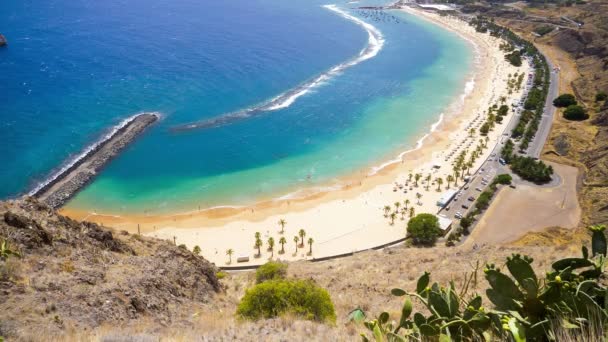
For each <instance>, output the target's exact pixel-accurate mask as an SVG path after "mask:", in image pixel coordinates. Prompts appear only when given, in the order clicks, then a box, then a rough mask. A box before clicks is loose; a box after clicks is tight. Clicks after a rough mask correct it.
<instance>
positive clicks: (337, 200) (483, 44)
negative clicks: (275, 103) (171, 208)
mask: <svg viewBox="0 0 608 342" xmlns="http://www.w3.org/2000/svg"><path fill="white" fill-rule="evenodd" d="M414 14H416V15H419V16H421V17H422V18H423V19H427V20H431V21H434V22H435V24H438V25H441V26H444V28H446V29H449V30H455V31H459V30H460V31H461V33H462V34H463V35H465V36H467V37H469V38H471V39H472V40H473V41H474V42H475V43H476V44H479V45H478V47H479V49H480V50H479V51H478V52H479V57H480V58H478V61H479V64H478V65H476V67H477V68H476V70H477V73H476V74H475V76H474V81H475V89H474V91H472V92H471V93H470V94H468V95H465V99H464V102H462V101H458V100H460V99H457V101H455V103H452V105H450V107H449V108H448V109H449V110H448V111H447V112H446V113H445V119H444V120H443V121H442V122H441V123H440V124H439V125H437V127H436V131H435V132H432V133H430V134H429V135H428V137H426V138H425V140H424V144H422V146H421V147H420V148H419V149H416V150H414V151H411V152H409V153H408V154H407V158H403V160H402V162H401V163H394V164H391V165H388V166H386V167H385V168H384V169H382V170H380V171H379V172H378V173H377V174H375V175H373V176H369V175H367V174H366V172H363V171H361V172H358V173H357V174H353V175H351V177H350V178H348V179H345V184H346V185H345V186H344V187H343V188H342V189H341V190H336V191H331V192H327V193H314V194H311V195H310V196H307V197H306V198H305V199H302V200H282V201H266V202H262V203H257V204H256V205H255V206H249V207H244V208H216V209H213V210H207V211H201V212H197V211H193V212H188V213H181V214H178V215H164V216H163V215H156V216H147V215H125V216H121V217H114V216H112V217H110V216H103V215H97V214H95V213H89V212H76V211H72V212H69V211H68V212H65V214H67V215H68V216H74V215H77V216H76V217H78V218H81V219H88V220H92V221H96V222H100V223H103V224H106V225H109V226H114V227H116V228H118V229H126V230H130V231H137V230H138V229H140V231H141V232H142V233H144V234H146V235H150V236H155V237H157V238H162V239H168V240H170V241H173V240H174V239H175V240H176V241H177V243H178V244H180V243H184V244H186V245H187V246H188V247H189V248H192V247H194V246H195V245H198V246H200V247H201V249H202V251H203V252H202V254H203V255H204V257H205V258H207V259H208V260H211V261H213V262H215V263H216V264H217V265H225V264H226V257H225V255H224V250H226V249H228V248H231V249H233V250H234V251H235V255H237V256H238V255H248V256H251V255H252V254H254V252H257V251H255V250H254V249H253V248H252V247H251V242H252V239H253V236H254V233H255V232H260V233H261V234H262V238H263V240H264V241H265V240H266V239H267V238H269V237H274V238H275V241H276V239H277V238H278V237H280V236H281V235H280V233H279V230H280V227H279V226H278V224H277V221H278V220H279V219H286V220H287V225H286V227H285V234H284V236H285V237H287V238H288V241H291V238H290V237H291V236H294V235H297V234H298V230H299V229H301V228H304V229H305V230H306V232H307V235H306V237H307V238H308V237H313V238H314V241H315V242H314V246H313V254H312V255H308V254H307V253H305V251H302V250H299V253H298V254H296V253H294V254H291V252H290V253H288V254H282V255H275V259H281V260H289V261H291V260H303V259H306V260H310V259H313V258H316V259H319V258H324V257H327V256H332V255H340V254H348V253H352V252H356V251H360V250H364V249H368V248H372V247H374V246H379V245H382V244H385V243H387V242H390V241H395V240H398V239H399V238H402V237H403V235H404V223H405V221H401V220H400V219H397V222H401V223H399V224H396V225H390V224H389V222H388V219H387V218H386V217H384V216H383V215H382V211H383V207H384V206H385V205H387V204H389V205H390V204H392V203H395V202H397V201H399V202H402V201H403V200H404V199H407V200H408V201H409V203H410V204H411V205H410V207H413V208H415V211H416V213H423V212H424V213H437V206H436V205H435V203H436V201H437V200H438V199H439V198H440V197H441V191H439V190H438V189H437V188H438V186H437V184H433V185H430V186H429V187H428V188H427V187H425V186H424V185H421V186H418V187H415V186H414V187H413V184H412V183H410V185H409V190H411V191H408V192H407V194H404V193H403V192H402V191H401V190H398V189H397V187H396V186H395V182H399V184H404V183H406V182H407V178H408V174H409V173H421V174H422V175H423V176H425V175H427V174H429V175H434V177H445V176H446V175H449V174H451V173H452V168H451V166H450V163H451V162H453V160H454V158H455V157H456V155H457V154H458V153H459V152H460V151H464V150H465V149H467V148H468V146H469V147H470V146H471V145H472V143H477V141H478V139H479V138H480V136H479V135H478V132H477V133H475V135H474V136H473V137H471V136H469V135H470V134H469V133H468V132H469V128H470V127H479V125H480V124H481V122H482V121H483V118H484V117H485V116H483V113H484V111H485V110H486V109H487V108H488V107H489V106H490V105H491V104H494V103H496V102H497V101H498V100H499V98H500V96H501V95H506V94H507V84H508V80H509V79H510V75H511V74H513V73H515V72H518V73H519V72H522V73H524V75H528V70H529V65H528V64H527V63H524V64H525V65H524V66H522V67H521V68H516V67H513V66H511V65H510V64H509V63H508V62H506V61H505V59H504V54H503V53H502V52H501V51H500V50H499V48H498V45H499V44H498V43H499V41H498V40H497V39H496V38H494V37H491V36H488V35H482V34H479V33H476V32H475V30H474V29H473V28H472V27H470V26H469V25H468V24H466V23H464V22H462V21H460V20H459V19H455V18H451V17H439V16H437V15H435V14H429V13H426V12H415V13H414ZM508 75H509V76H508ZM469 84H472V83H469ZM463 87H464V88H465V89H466V88H467V86H466V85H463ZM469 88H470V86H469ZM522 91H523V90H521V91H516V92H513V93H512V94H510V95H508V96H507V100H506V103H511V102H514V101H516V100H518V99H519V98H520V96H521V94H522ZM512 115H513V113H512V112H509V114H508V115H507V117H505V119H504V121H503V122H509V121H510V120H511V117H512ZM504 127H505V126H502V125H498V126H497V128H496V129H495V130H494V131H492V132H490V134H489V135H488V137H489V139H490V140H489V141H488V142H487V143H486V144H487V145H488V146H495V145H496V144H500V142H501V136H502V133H503V128H504ZM491 150H492V148H489V149H485V150H483V152H482V154H481V155H480V156H479V158H478V159H477V161H476V163H475V165H474V166H473V167H472V168H471V169H472V170H475V169H478V168H479V167H481V164H483V163H484V162H485V160H486V158H488V157H489V155H490V153H491V152H490V151H491ZM436 164H441V165H443V167H440V168H439V169H437V168H436V167H435V165H436ZM444 179H445V178H444ZM444 188H445V187H444ZM405 190H408V189H407V187H406V189H405ZM417 193H422V195H423V197H422V198H421V199H418V200H417V199H416V197H415V196H414V195H415V194H417ZM397 222H396V223H397ZM286 247H291V248H289V249H292V248H293V245H291V244H288V245H287V246H286ZM267 257H270V253H269V252H268V253H266V252H264V253H263V257H261V258H252V259H251V260H250V261H249V262H247V263H239V265H255V264H261V263H264V262H265V261H266V259H267Z"/></svg>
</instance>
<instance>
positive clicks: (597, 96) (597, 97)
mask: <svg viewBox="0 0 608 342" xmlns="http://www.w3.org/2000/svg"><path fill="white" fill-rule="evenodd" d="M606 99H608V94H606V93H604V92H603V91H600V92H599V93H597V94H595V101H596V102H599V101H606Z"/></svg>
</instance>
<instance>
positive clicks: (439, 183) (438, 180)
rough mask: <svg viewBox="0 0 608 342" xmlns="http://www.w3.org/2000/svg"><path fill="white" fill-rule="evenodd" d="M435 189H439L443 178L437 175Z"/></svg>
mask: <svg viewBox="0 0 608 342" xmlns="http://www.w3.org/2000/svg"><path fill="white" fill-rule="evenodd" d="M436 182H437V191H441V185H442V184H443V179H441V177H437V180H436Z"/></svg>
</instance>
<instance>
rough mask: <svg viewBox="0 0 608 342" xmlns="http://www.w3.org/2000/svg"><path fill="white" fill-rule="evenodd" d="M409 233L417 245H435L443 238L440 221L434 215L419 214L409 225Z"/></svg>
mask: <svg viewBox="0 0 608 342" xmlns="http://www.w3.org/2000/svg"><path fill="white" fill-rule="evenodd" d="M407 233H408V235H409V236H411V237H412V239H413V240H414V244H417V245H434V244H435V242H436V241H437V238H438V237H440V236H441V233H442V231H441V228H440V227H439V219H438V218H437V216H435V215H433V214H418V215H417V216H416V217H414V218H412V219H411V220H410V221H409V222H408V224H407Z"/></svg>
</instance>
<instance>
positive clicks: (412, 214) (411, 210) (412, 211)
mask: <svg viewBox="0 0 608 342" xmlns="http://www.w3.org/2000/svg"><path fill="white" fill-rule="evenodd" d="M414 215H416V210H415V209H414V207H410V218H412V217H414Z"/></svg>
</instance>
